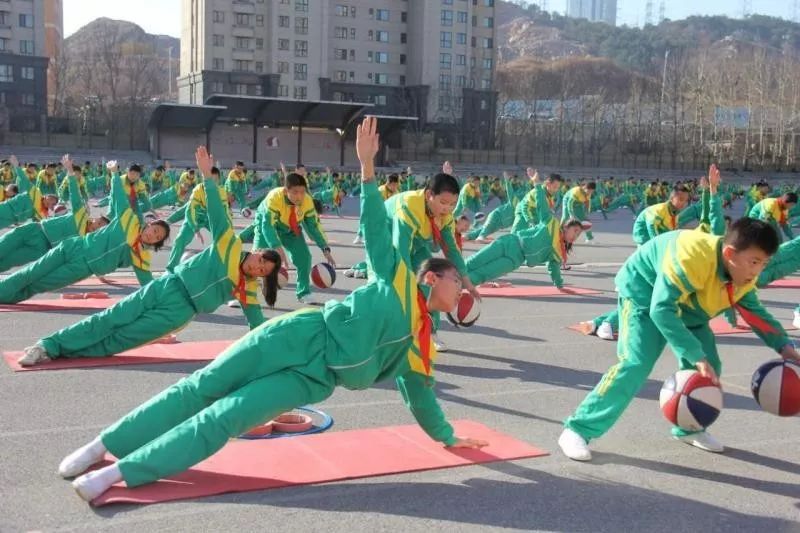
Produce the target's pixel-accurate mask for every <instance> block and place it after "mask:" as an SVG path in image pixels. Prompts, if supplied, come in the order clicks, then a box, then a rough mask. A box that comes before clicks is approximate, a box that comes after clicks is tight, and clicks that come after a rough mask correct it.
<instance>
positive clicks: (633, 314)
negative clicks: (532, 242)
mask: <svg viewBox="0 0 800 533" xmlns="http://www.w3.org/2000/svg"><path fill="white" fill-rule="evenodd" d="M777 249H778V236H777V234H776V233H775V230H774V229H772V227H770V226H769V224H767V223H765V222H762V221H760V220H753V219H750V218H743V219H741V220H738V221H737V222H735V223H734V224H733V225H732V226H731V229H730V231H729V232H728V233H727V235H726V236H725V237H724V238H723V237H718V236H714V235H708V234H706V233H703V232H699V231H692V230H679V231H671V232H669V233H666V234H664V235H660V236H658V237H656V238H655V239H652V240H651V241H649V242H648V243H647V244H645V245H644V246H642V247H641V248H639V249H638V250H637V251H636V252H635V253H634V254H633V255H632V256H631V257H630V258H628V260H627V261H625V263H624V265H623V266H622V269H621V270H620V272H619V273H618V274H617V277H616V280H615V282H616V286H617V291H618V292H619V306H618V309H619V315H620V338H619V341H618V343H617V354H618V355H619V362H618V363H617V364H616V365H614V366H613V367H611V368H610V369H609V370H608V372H607V373H606V374H605V375H604V376H603V378H602V379H601V380H600V383H599V384H598V385H597V386H596V387H595V388H594V390H593V391H592V392H591V393H590V394H589V395H588V396H587V397H586V398H585V399H584V400H583V402H582V403H581V404H580V406H578V408H577V410H576V411H575V413H574V414H573V415H572V416H570V417H569V418H567V420H566V421H565V423H564V425H565V429H564V431H563V433H562V434H561V437H560V438H559V440H558V443H559V446H560V447H561V450H562V451H563V452H564V454H565V455H566V456H567V457H569V458H571V459H574V460H577V461H588V460H590V459H591V457H592V455H591V452H590V451H589V447H588V443H589V441H590V440H592V439H596V438H599V437H601V436H602V435H603V434H604V433H606V432H607V431H608V430H609V429H610V428H611V426H613V425H614V423H615V422H616V421H617V419H618V418H619V417H620V415H621V414H622V413H623V412H624V411H625V409H626V408H627V406H628V404H629V403H630V402H631V400H632V399H633V397H634V396H635V395H636V393H637V392H638V390H639V389H640V388H641V386H642V385H643V384H644V383H645V381H646V380H647V377H648V376H649V375H650V372H651V370H652V368H653V366H654V365H655V363H656V361H657V360H658V358H659V357H660V356H661V353H662V352H663V351H664V347H665V345H666V344H669V345H670V348H671V349H672V351H673V352H674V353H675V354H676V356H677V357H678V361H679V367H680V368H681V369H695V368H696V369H697V370H698V371H699V372H700V373H701V374H702V375H703V376H705V377H709V378H711V379H712V380H713V381H714V382H718V379H719V378H718V376H719V374H720V370H721V363H720V359H719V355H718V353H717V346H716V343H715V341H714V334H713V333H712V331H711V328H710V327H709V324H708V323H709V321H710V320H711V319H712V318H713V317H715V316H717V315H719V314H720V313H722V312H723V311H725V310H726V309H729V308H731V307H733V308H734V309H735V310H736V312H738V313H739V314H741V315H742V318H743V319H745V321H746V322H748V324H749V325H750V326H751V327H752V328H753V331H754V332H755V333H756V334H757V335H758V336H759V337H761V339H762V340H763V341H764V343H765V344H767V345H768V346H770V347H771V348H773V349H774V350H775V351H777V352H778V353H780V354H781V356H782V357H784V358H785V359H791V360H794V361H800V356H798V353H797V351H796V350H795V348H794V345H793V344H792V342H791V341H790V339H789V338H788V337H787V335H786V332H785V331H784V330H783V328H782V327H781V325H780V324H779V323H778V322H777V321H775V319H774V318H772V316H771V315H770V314H769V313H768V312H767V311H766V310H765V309H764V308H763V307H762V306H761V304H760V303H759V301H758V296H757V293H756V288H755V286H756V282H757V280H758V276H759V274H760V273H761V272H762V270H763V269H764V267H765V266H766V264H767V262H768V261H769V258H770V256H772V255H773V254H774V253H775V251H776V250H777ZM672 434H673V436H674V437H675V438H676V439H678V440H681V441H683V442H685V443H687V444H690V445H692V446H695V447H697V448H700V449H702V450H706V451H712V452H722V451H723V450H724V448H723V446H722V444H720V443H719V442H718V441H717V440H716V439H714V438H713V437H712V436H711V435H710V434H709V433H708V432H707V431H701V432H694V433H692V432H687V431H685V430H682V429H680V428H678V427H674V428H673V430H672Z"/></svg>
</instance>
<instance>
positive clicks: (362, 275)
mask: <svg viewBox="0 0 800 533" xmlns="http://www.w3.org/2000/svg"><path fill="white" fill-rule="evenodd" d="M353 277H354V278H356V279H367V271H366V270H356V271H355V273H354V274H353Z"/></svg>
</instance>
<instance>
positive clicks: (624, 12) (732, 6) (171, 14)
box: [64, 0, 800, 37]
mask: <svg viewBox="0 0 800 533" xmlns="http://www.w3.org/2000/svg"><path fill="white" fill-rule="evenodd" d="M534 1H535V0H534ZM566 2H567V0H547V4H548V8H549V9H551V10H554V9H555V10H559V11H561V12H562V13H563V12H564V10H565V8H566ZM660 2H661V0H653V5H654V10H655V13H654V14H655V15H656V16H657V14H658V6H659V4H660ZM664 2H665V4H666V16H667V18H670V19H673V20H677V19H681V18H686V17H687V16H690V15H696V14H702V15H717V14H725V15H729V16H733V17H741V16H742V4H743V3H744V1H743V0H664ZM646 3H647V2H646V0H617V6H618V12H619V20H618V23H619V24H627V25H629V26H636V25H637V23H638V25H641V24H642V23H644V15H645V5H646ZM793 3H794V0H750V4H751V5H752V13H759V14H764V15H771V16H776V17H782V18H787V19H790V18H792V5H793ZM798 4H799V5H800V1H799V2H798ZM99 17H109V18H113V19H121V20H129V21H131V22H135V23H136V24H138V25H139V26H141V27H142V28H144V30H145V31H146V32H148V33H159V34H165V35H172V36H173V37H180V32H181V0H135V1H120V0H64V35H65V37H66V36H69V35H71V34H73V33H75V32H76V31H77V30H79V29H80V28H81V27H82V26H84V25H86V24H88V23H89V22H91V21H92V20H94V19H96V18H99Z"/></svg>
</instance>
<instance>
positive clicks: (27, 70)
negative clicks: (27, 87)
mask: <svg viewBox="0 0 800 533" xmlns="http://www.w3.org/2000/svg"><path fill="white" fill-rule="evenodd" d="M19 76H20V78H22V79H23V80H32V79H33V67H22V68H21V69H20V72H19Z"/></svg>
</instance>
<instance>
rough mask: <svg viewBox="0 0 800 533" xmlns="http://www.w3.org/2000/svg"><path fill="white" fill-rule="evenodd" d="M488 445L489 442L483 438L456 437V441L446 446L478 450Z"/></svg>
mask: <svg viewBox="0 0 800 533" xmlns="http://www.w3.org/2000/svg"><path fill="white" fill-rule="evenodd" d="M488 445H489V442H488V441H485V440H480V439H470V438H469V437H463V438H462V437H456V441H455V442H454V443H453V444H451V445H450V446H448V448H471V449H473V450H479V449H481V448H483V447H485V446H488Z"/></svg>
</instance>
